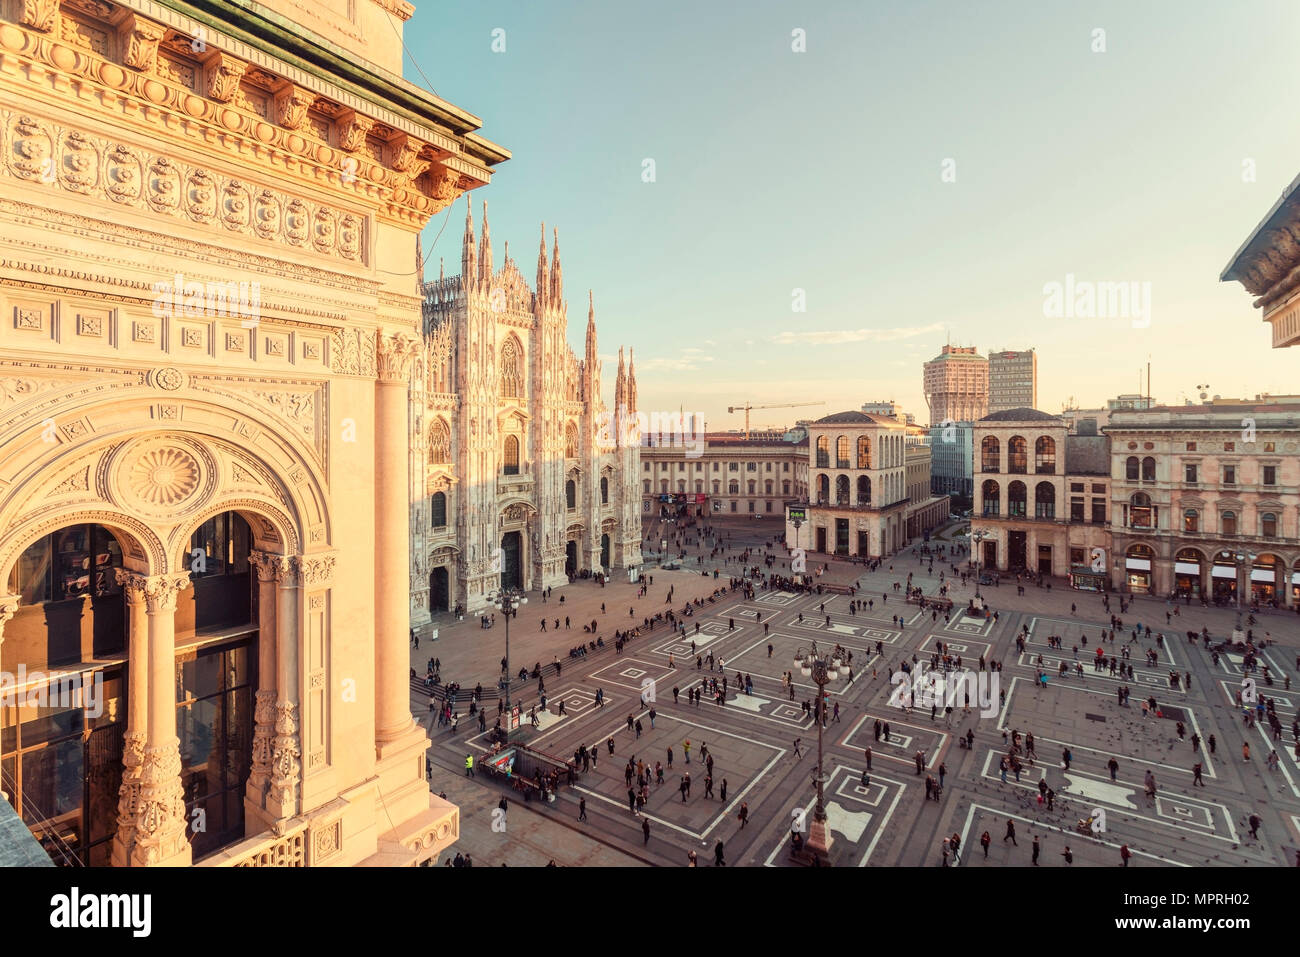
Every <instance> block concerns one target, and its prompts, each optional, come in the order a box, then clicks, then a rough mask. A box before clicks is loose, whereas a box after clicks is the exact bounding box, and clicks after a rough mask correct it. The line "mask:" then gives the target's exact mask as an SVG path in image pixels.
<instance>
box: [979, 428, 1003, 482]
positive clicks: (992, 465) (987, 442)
mask: <svg viewBox="0 0 1300 957" xmlns="http://www.w3.org/2000/svg"><path fill="white" fill-rule="evenodd" d="M1001 459H1002V443H1000V442H999V441H998V440H997V437H996V436H992V435H986V436H984V441H982V442H981V443H980V470H981V471H983V472H1001V471H1002V462H1001ZM993 484H994V485H997V482H994V483H993Z"/></svg>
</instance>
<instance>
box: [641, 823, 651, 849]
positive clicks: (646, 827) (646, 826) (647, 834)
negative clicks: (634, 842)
mask: <svg viewBox="0 0 1300 957" xmlns="http://www.w3.org/2000/svg"><path fill="white" fill-rule="evenodd" d="M641 833H642V834H644V835H645V840H644V841H642V842H641V846H642V847H644V846H645V845H647V844H649V843H650V819H649V818H648V817H647V818H642V819H641Z"/></svg>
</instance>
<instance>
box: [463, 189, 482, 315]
mask: <svg viewBox="0 0 1300 957" xmlns="http://www.w3.org/2000/svg"><path fill="white" fill-rule="evenodd" d="M477 269H478V253H477V252H476V250H475V246H474V201H473V200H472V199H470V198H469V193H466V194H465V238H464V240H462V242H461V247H460V281H461V283H462V284H463V285H464V286H465V291H466V292H468V291H469V290H470V289H472V288H474V280H475V278H476V277H477V275H478V274H477V272H476V270H477Z"/></svg>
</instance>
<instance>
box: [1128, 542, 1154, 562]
mask: <svg viewBox="0 0 1300 957" xmlns="http://www.w3.org/2000/svg"><path fill="white" fill-rule="evenodd" d="M1124 555H1125V557H1127V558H1148V559H1150V558H1155V557H1156V552H1155V549H1153V548H1152V547H1151V546H1150V545H1146V544H1143V543H1142V542H1134V543H1133V544H1132V545H1130V546H1129V547H1128V548H1127V549H1125V551H1124Z"/></svg>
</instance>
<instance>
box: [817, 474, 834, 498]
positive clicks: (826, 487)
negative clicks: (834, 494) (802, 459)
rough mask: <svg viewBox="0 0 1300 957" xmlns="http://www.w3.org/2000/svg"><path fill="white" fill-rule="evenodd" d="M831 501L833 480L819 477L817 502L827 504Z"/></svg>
mask: <svg viewBox="0 0 1300 957" xmlns="http://www.w3.org/2000/svg"><path fill="white" fill-rule="evenodd" d="M830 500H831V480H830V477H829V476H827V475H819V476H817V501H818V502H820V503H822V504H823V505H824V504H826V503H827V502H829V501H830Z"/></svg>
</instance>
